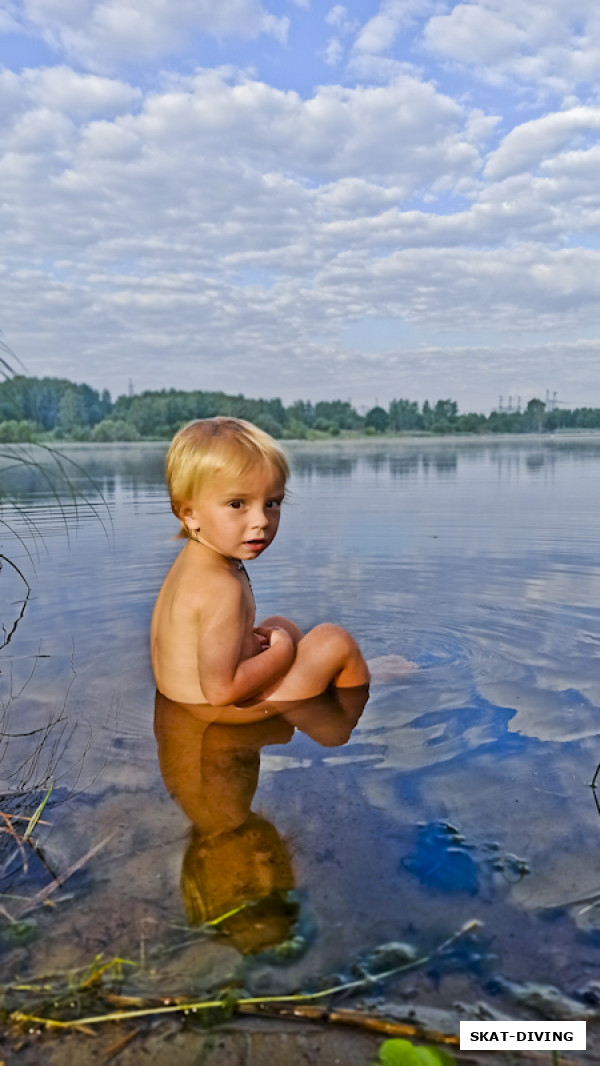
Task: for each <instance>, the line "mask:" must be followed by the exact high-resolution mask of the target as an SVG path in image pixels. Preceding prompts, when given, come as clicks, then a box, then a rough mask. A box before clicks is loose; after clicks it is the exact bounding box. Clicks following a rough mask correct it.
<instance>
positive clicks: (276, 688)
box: [262, 622, 369, 701]
mask: <svg viewBox="0 0 600 1066" xmlns="http://www.w3.org/2000/svg"><path fill="white" fill-rule="evenodd" d="M290 624H291V625H293V624H294V623H290ZM296 628H297V627H296ZM332 682H333V684H334V685H335V686H336V687H338V688H356V687H357V686H358V685H366V684H368V682H369V670H368V667H367V664H366V662H365V660H364V659H363V657H362V654H361V650H360V648H359V646H358V644H357V643H356V641H355V640H354V637H351V636H350V634H349V633H347V632H346V630H345V629H342V628H341V626H336V625H332V624H331V623H329V622H325V623H323V624H322V625H320V626H315V628H314V629H311V631H310V633H307V634H306V636H305V637H302V639H301V640H299V641H298V645H297V647H296V658H295V660H294V662H293V663H292V665H291V666H290V669H289V670H288V672H287V674H286V675H285V677H282V678H281V680H280V681H277V682H276V683H275V684H274V685H272V686H271V688H269V689H267V690H266V691H265V692H263V693H262V697H263V699H267V700H269V701H272V700H277V701H280V700H284V701H288V700H306V699H310V698H311V697H312V696H318V695H319V693H321V692H324V691H325V689H326V688H327V686H328V685H330V684H331V683H332Z"/></svg>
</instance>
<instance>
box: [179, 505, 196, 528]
mask: <svg viewBox="0 0 600 1066" xmlns="http://www.w3.org/2000/svg"><path fill="white" fill-rule="evenodd" d="M178 518H179V519H180V521H181V522H183V523H184V525H185V526H187V528H188V529H189V531H190V533H197V532H198V530H199V529H200V524H199V522H198V519H197V518H196V513H195V511H194V508H193V507H192V505H191V504H190V503H184V504H182V506H181V507H180V508H179V515H178Z"/></svg>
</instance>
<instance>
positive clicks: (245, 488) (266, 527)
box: [181, 460, 285, 559]
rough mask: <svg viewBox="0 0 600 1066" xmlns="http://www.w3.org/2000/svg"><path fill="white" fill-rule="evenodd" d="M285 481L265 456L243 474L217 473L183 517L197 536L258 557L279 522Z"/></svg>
mask: <svg viewBox="0 0 600 1066" xmlns="http://www.w3.org/2000/svg"><path fill="white" fill-rule="evenodd" d="M284 492H285V482H284V479H283V477H282V475H281V474H280V472H279V471H278V470H277V468H276V467H274V466H272V464H271V463H269V462H267V461H266V460H265V462H264V464H262V465H260V466H257V467H256V468H255V469H253V470H250V471H249V472H248V473H246V474H242V475H241V476H239V477H235V476H233V477H232V476H230V475H228V474H217V475H216V476H215V477H214V478H213V479H212V480H211V482H210V484H209V485H207V486H206V487H205V488H203V489H202V491H201V492H200V494H199V495H198V498H197V499H196V500H193V501H192V502H191V503H190V504H188V505H187V506H186V507H184V508H183V509H182V512H181V517H182V518H183V520H184V522H185V524H186V525H187V527H188V529H189V530H190V533H191V534H192V536H193V538H194V540H198V541H200V542H201V543H202V544H205V545H206V546H207V547H209V548H213V549H214V550H215V551H217V552H218V553H219V554H220V555H226V556H228V557H230V558H233V559H256V558H257V556H259V555H260V554H261V553H262V552H263V551H264V550H265V548H268V546H269V544H270V543H271V541H272V540H273V538H274V536H275V534H276V533H277V528H278V526H279V516H280V507H281V503H282V500H283V497H284Z"/></svg>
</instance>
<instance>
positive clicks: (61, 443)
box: [4, 429, 600, 452]
mask: <svg viewBox="0 0 600 1066" xmlns="http://www.w3.org/2000/svg"><path fill="white" fill-rule="evenodd" d="M277 440H278V442H279V443H280V444H281V445H282V446H283V447H285V448H287V447H288V446H290V445H291V446H293V447H295V448H296V447H300V448H310V447H315V446H317V447H321V446H322V445H324V446H325V447H339V446H340V445H348V444H356V445H360V446H361V447H362V446H363V445H368V446H371V447H377V446H381V445H394V446H395V445H399V444H400V445H401V444H409V445H414V444H427V445H430V444H434V445H435V444H445V445H448V444H456V445H459V444H460V445H462V444H467V445H471V444H490V443H492V442H497V443H502V444H506V443H514V444H518V443H527V444H532V443H534V444H537V445H548V444H559V443H562V442H566V443H574V442H579V441H599V442H600V429H579V430H573V429H570V430H564V431H563V430H557V431H554V432H552V433H424V432H421V433H397V434H396V433H394V434H391V433H378V434H368V435H365V434H362V435H360V436H355V435H350V434H348V436H345V435H344V434H343V433H340V434H339V435H338V436H335V437H314V438H312V439H303V438H300V437H293V438H285V437H280V438H277ZM169 444H170V440H167V439H159V438H156V437H154V438H153V437H142V438H140V439H139V440H116V441H90V440H53V439H51V438H50V439H45V440H39V441H14V442H6V444H5V445H4V447H5V448H16V449H20V448H36V447H40V448H44V449H45V448H50V449H51V450H53V451H56V452H60V451H62V450H63V449H65V448H83V449H85V450H90V451H91V450H92V449H95V450H97V449H99V448H102V449H104V448H106V449H108V450H116V449H120V448H123V447H124V446H128V447H132V448H138V447H165V448H168V446H169Z"/></svg>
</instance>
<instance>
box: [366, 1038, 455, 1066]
mask: <svg viewBox="0 0 600 1066" xmlns="http://www.w3.org/2000/svg"><path fill="white" fill-rule="evenodd" d="M379 1064H380V1066H454V1059H453V1058H452V1056H451V1055H449V1054H448V1052H447V1051H441V1050H440V1049H438V1048H433V1047H424V1046H422V1047H419V1046H418V1045H416V1044H411V1042H410V1040H402V1039H400V1038H398V1037H394V1038H393V1039H392V1040H384V1042H383V1044H382V1045H381V1047H380V1048H379Z"/></svg>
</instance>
